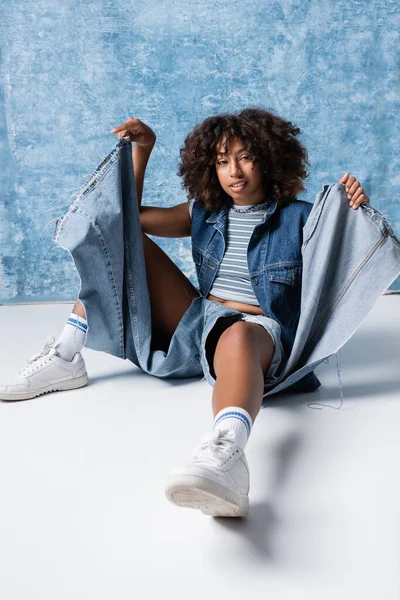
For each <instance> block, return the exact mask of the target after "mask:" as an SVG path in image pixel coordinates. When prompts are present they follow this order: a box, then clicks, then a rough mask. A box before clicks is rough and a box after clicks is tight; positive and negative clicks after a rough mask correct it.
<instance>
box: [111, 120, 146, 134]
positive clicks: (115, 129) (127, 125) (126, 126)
mask: <svg viewBox="0 0 400 600" xmlns="http://www.w3.org/2000/svg"><path fill="white" fill-rule="evenodd" d="M138 120H139V119H137V118H136V117H135V118H134V117H129V119H127V120H126V121H125V123H122V125H118V127H115V128H114V129H111V131H110V133H117V132H118V131H121V130H122V129H125V130H126V129H128V127H129V126H132V124H133V123H134V122H135V121H138Z"/></svg>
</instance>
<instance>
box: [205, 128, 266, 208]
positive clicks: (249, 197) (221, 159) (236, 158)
mask: <svg viewBox="0 0 400 600" xmlns="http://www.w3.org/2000/svg"><path fill="white" fill-rule="evenodd" d="M223 142H224V140H220V141H219V143H218V144H217V157H216V159H215V169H216V171H217V175H218V180H219V182H220V184H221V186H222V188H223V189H224V191H225V192H226V193H227V194H229V196H231V198H232V200H233V204H237V205H238V206H240V205H243V206H245V205H247V204H256V203H257V202H262V201H263V200H264V199H265V198H264V190H263V173H262V171H261V168H260V165H259V164H253V162H252V161H251V160H250V158H251V155H250V153H249V152H248V151H247V149H246V148H245V145H244V143H243V142H242V140H240V139H239V138H234V139H232V140H231V142H230V144H229V147H228V148H227V150H228V152H227V154H223V152H224V148H223ZM240 181H245V182H246V183H245V185H244V186H241V187H232V184H233V183H235V182H240Z"/></svg>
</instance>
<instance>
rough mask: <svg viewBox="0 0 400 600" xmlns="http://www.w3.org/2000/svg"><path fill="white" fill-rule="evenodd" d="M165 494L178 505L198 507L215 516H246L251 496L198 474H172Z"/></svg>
mask: <svg viewBox="0 0 400 600" xmlns="http://www.w3.org/2000/svg"><path fill="white" fill-rule="evenodd" d="M165 495H166V497H167V498H168V500H169V501H170V502H172V503H173V504H176V505H178V506H185V507H187V508H196V509H199V510H201V511H202V512H203V513H204V514H206V515H211V516H213V517H246V516H247V515H248V514H249V498H248V496H242V495H240V494H237V493H236V492H233V491H232V490H229V489H227V488H224V487H223V486H221V485H218V484H217V483H215V482H214V481H210V480H209V479H206V478H205V477H199V476H197V475H171V476H170V477H169V478H168V480H167V485H166V488H165Z"/></svg>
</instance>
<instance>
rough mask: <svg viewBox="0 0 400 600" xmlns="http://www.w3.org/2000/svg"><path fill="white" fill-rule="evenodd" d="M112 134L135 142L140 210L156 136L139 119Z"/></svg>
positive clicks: (134, 119)
mask: <svg viewBox="0 0 400 600" xmlns="http://www.w3.org/2000/svg"><path fill="white" fill-rule="evenodd" d="M110 133H116V134H118V139H121V137H122V136H124V137H125V138H126V139H127V140H129V141H130V142H135V145H134V147H133V150H132V161H133V171H134V175H135V185H136V192H137V199H138V204H139V208H140V206H141V202H142V194H143V182H144V173H145V171H146V166H147V162H148V160H149V157H150V154H151V151H152V150H153V148H154V144H155V143H156V139H157V137H156V134H155V133H154V131H153V130H152V129H151V127H149V126H148V125H146V123H143V122H142V121H141V120H140V119H138V118H137V117H135V118H132V117H129V119H127V121H125V123H122V125H118V127H114V129H112V130H111V132H110Z"/></svg>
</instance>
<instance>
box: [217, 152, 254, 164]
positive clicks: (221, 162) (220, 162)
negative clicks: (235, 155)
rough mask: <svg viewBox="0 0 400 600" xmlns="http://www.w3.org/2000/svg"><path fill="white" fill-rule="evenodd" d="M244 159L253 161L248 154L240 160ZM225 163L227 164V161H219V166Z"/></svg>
mask: <svg viewBox="0 0 400 600" xmlns="http://www.w3.org/2000/svg"><path fill="white" fill-rule="evenodd" d="M242 158H247V159H248V160H251V158H250V156H248V155H247V154H245V155H244V156H241V157H240V160H242ZM224 163H226V160H220V161H218V163H217V164H219V165H222V164H224Z"/></svg>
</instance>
